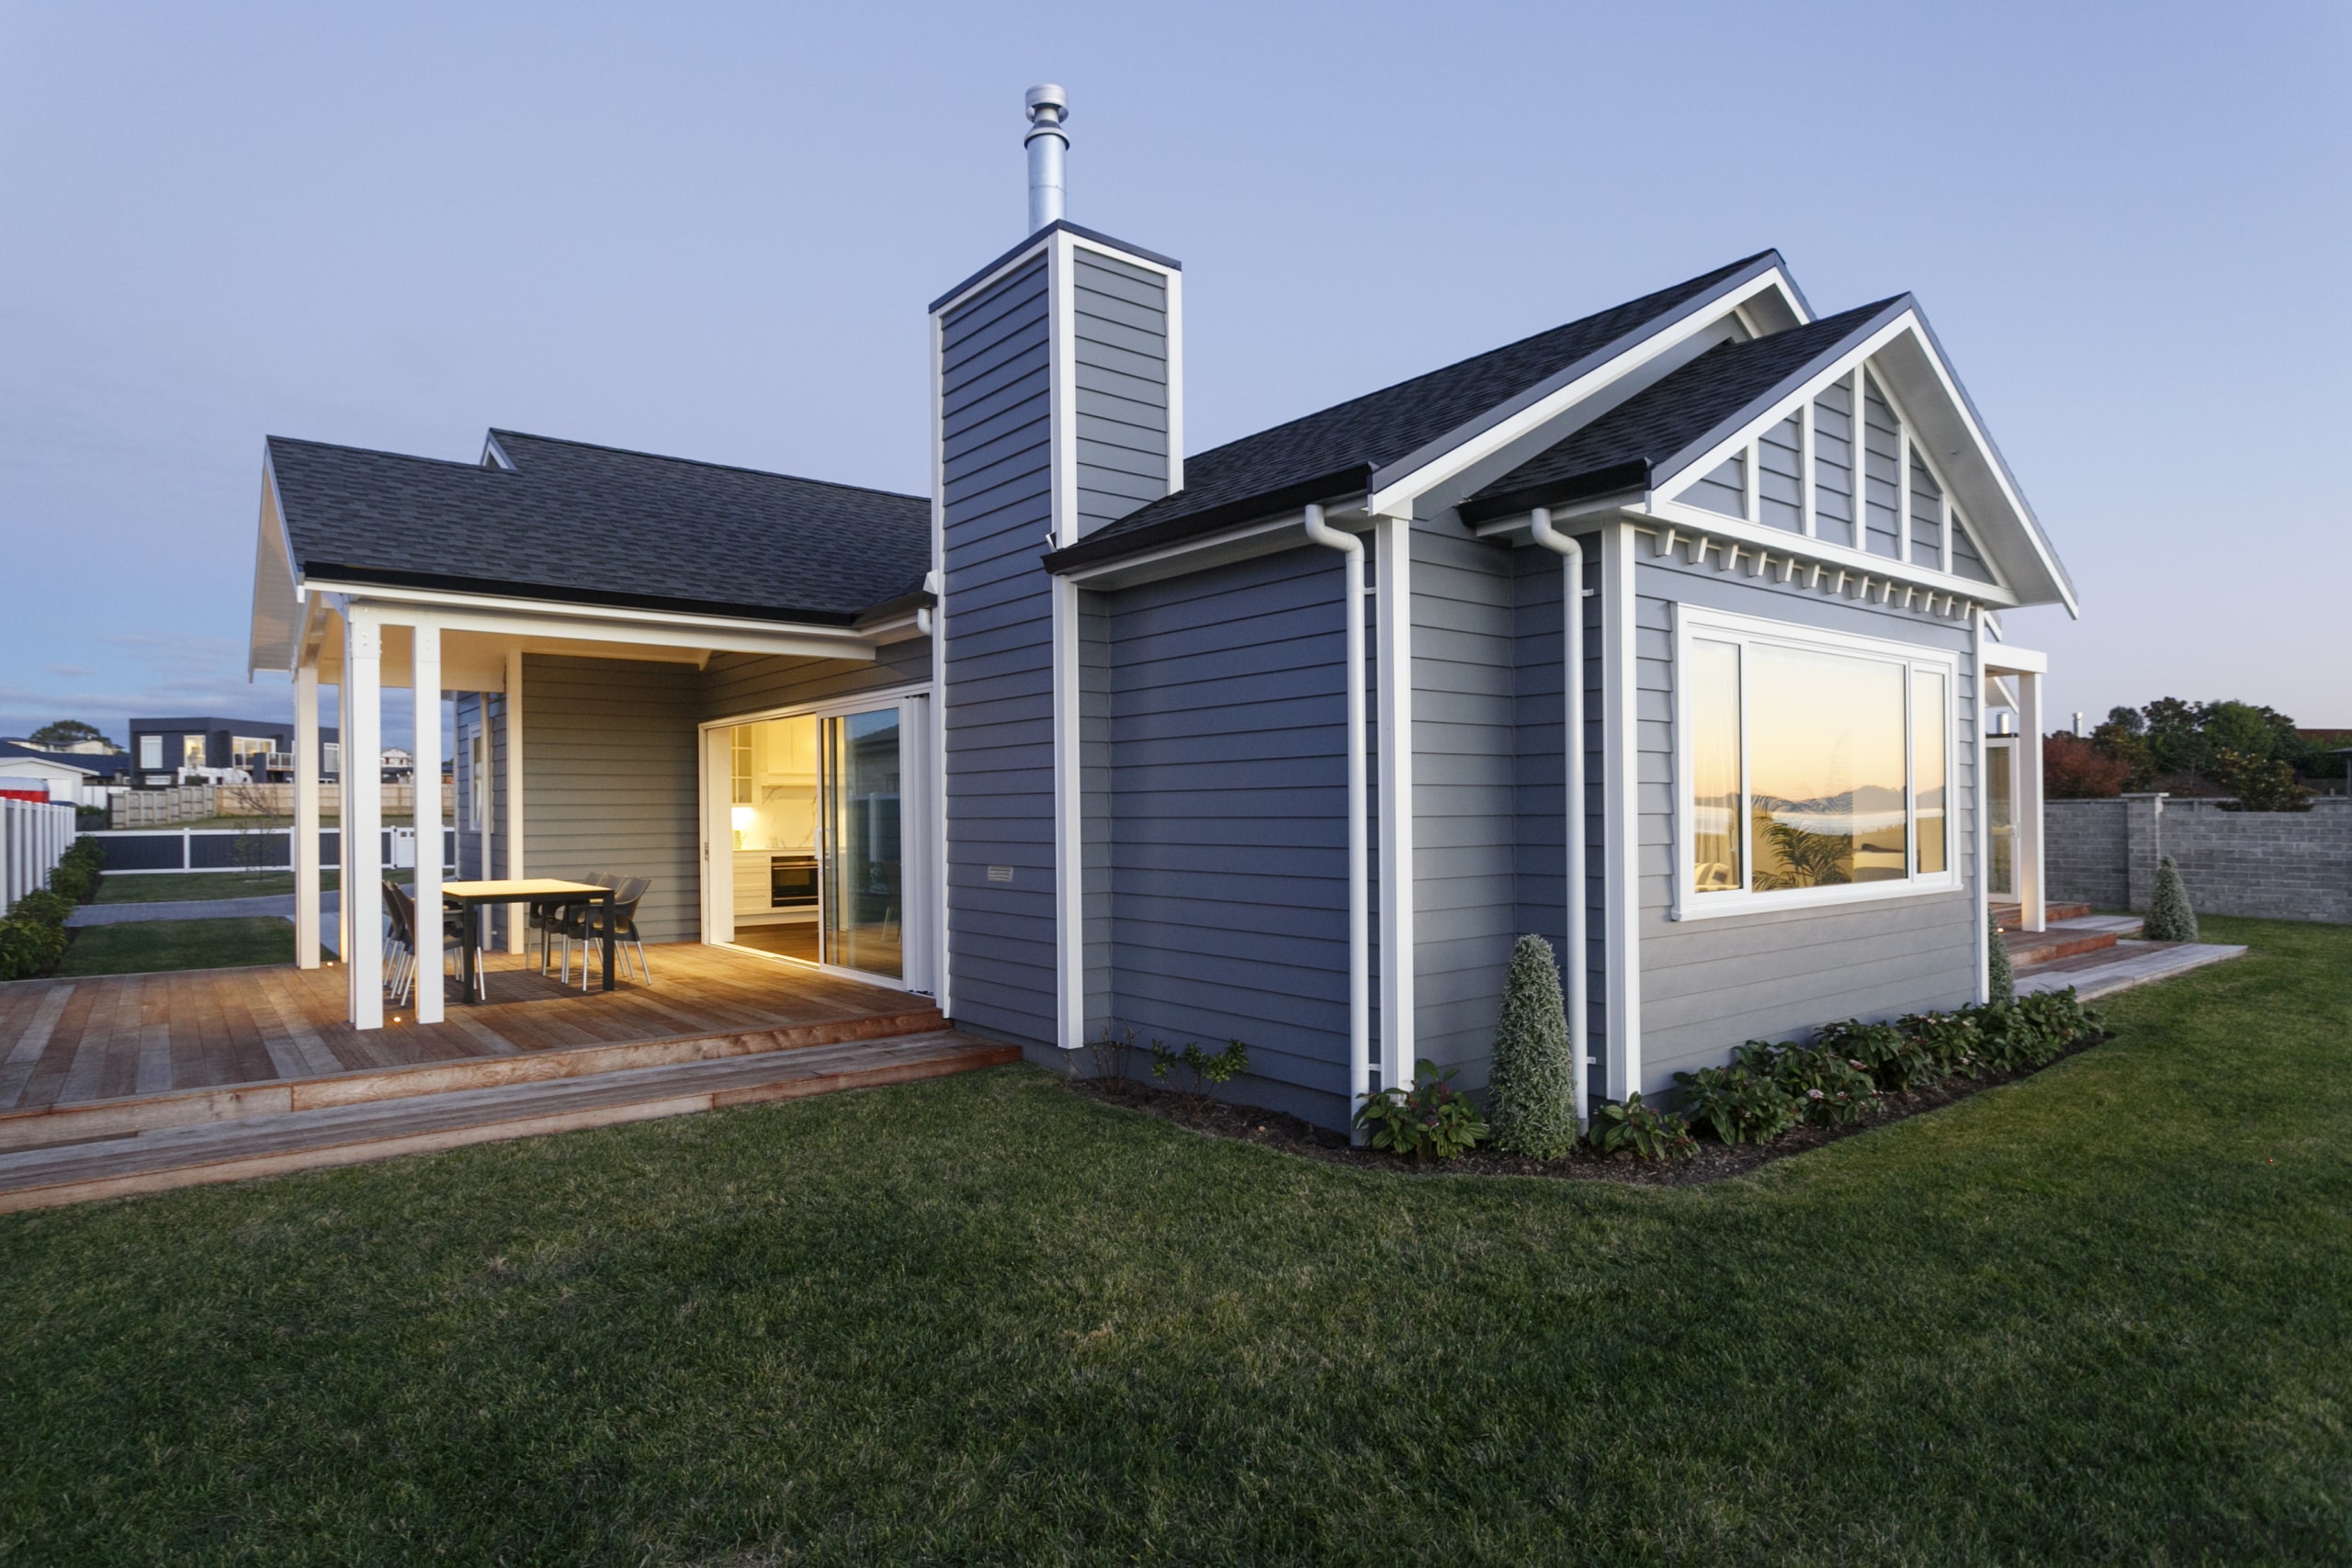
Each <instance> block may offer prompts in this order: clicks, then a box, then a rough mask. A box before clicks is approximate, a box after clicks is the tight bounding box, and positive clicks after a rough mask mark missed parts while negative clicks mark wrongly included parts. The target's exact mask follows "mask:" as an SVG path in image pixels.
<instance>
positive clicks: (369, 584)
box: [311, 561, 856, 636]
mask: <svg viewBox="0 0 2352 1568" xmlns="http://www.w3.org/2000/svg"><path fill="white" fill-rule="evenodd" d="M311 578H312V579H314V580H317V581H319V583H320V584H321V585H324V584H326V583H330V582H331V583H332V585H333V586H334V588H336V589H338V590H340V591H343V592H351V593H356V594H359V595H362V596H365V597H367V598H371V599H389V598H417V599H432V598H436V597H440V596H444V595H447V596H451V597H453V598H454V599H460V600H467V601H480V602H482V603H494V604H556V605H561V606H563V607H564V608H565V609H566V610H567V611H568V612H569V613H571V614H573V615H582V614H594V615H608V616H615V617H623V618H626V617H632V616H639V617H656V618H659V617H664V616H677V617H684V620H685V621H687V622H689V623H692V624H696V625H712V626H721V625H724V626H807V627H812V628H814V627H827V628H831V629H832V630H835V631H839V632H841V633H842V635H843V636H849V635H852V634H851V632H850V626H851V623H852V622H854V620H855V619H856V614H845V613H839V612H835V611H831V610H808V609H797V608H793V607H790V606H784V605H776V606H770V605H765V604H726V603H720V602H717V601H707V600H696V599H682V598H676V597H673V596H668V595H660V594H635V593H615V592H602V591H597V590H587V589H578V590H573V591H571V592H565V591H563V590H560V589H555V588H551V587H548V585H546V584H542V583H530V582H506V581H499V580H497V579H494V578H472V577H464V576H458V575H453V574H445V573H440V572H426V571H401V570H391V569H385V568H377V567H362V566H352V565H348V564H346V563H344V562H341V561H334V562H328V561H320V562H316V563H313V564H312V566H311Z"/></svg>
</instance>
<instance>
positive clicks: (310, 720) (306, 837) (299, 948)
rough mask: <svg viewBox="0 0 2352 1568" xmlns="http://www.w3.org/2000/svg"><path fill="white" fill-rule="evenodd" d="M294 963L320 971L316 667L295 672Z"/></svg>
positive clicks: (312, 666) (312, 664) (309, 666)
mask: <svg viewBox="0 0 2352 1568" xmlns="http://www.w3.org/2000/svg"><path fill="white" fill-rule="evenodd" d="M293 861H294V963H295V965H296V966H297V967H298V968H302V969H316V968H317V967H318V966H319V912H320V911H319V667H318V665H317V664H315V663H305V664H303V665H301V666H300V667H299V668H298V669H296V670H295V671H294V854H293Z"/></svg>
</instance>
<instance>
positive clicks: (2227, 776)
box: [2213, 748, 2312, 811]
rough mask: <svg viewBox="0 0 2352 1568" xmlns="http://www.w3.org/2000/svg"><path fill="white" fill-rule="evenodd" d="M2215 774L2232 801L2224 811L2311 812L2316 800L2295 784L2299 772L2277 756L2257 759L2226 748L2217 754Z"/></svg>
mask: <svg viewBox="0 0 2352 1568" xmlns="http://www.w3.org/2000/svg"><path fill="white" fill-rule="evenodd" d="M2213 772H2214V773H2215V775H2216V776H2217V777H2219V778H2220V780H2221V781H2222V788H2223V789H2225V790H2228V791H2229V792H2230V795H2231V796H2232V798H2230V799H2228V800H2225V801H2223V802H2222V810H2224V811H2309V810H2310V809H2311V808H2312V797H2311V796H2310V795H2306V794H2304V793H2303V787H2302V785H2301V784H2297V783H2296V782H2295V770H2294V769H2292V768H2290V767H2289V766H2288V765H2287V764H2286V763H2285V762H2282V761H2278V759H2277V758H2275V757H2256V756H2252V755H2249V754H2248V753H2246V752H2244V751H2233V750H2227V749H2226V748H2224V749H2223V750H2221V751H2218V752H2216V753H2215V754H2214V758H2213Z"/></svg>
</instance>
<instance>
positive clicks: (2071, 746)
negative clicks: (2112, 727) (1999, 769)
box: [2041, 731, 2131, 800]
mask: <svg viewBox="0 0 2352 1568" xmlns="http://www.w3.org/2000/svg"><path fill="white" fill-rule="evenodd" d="M2130 783H2131V764H2130V763H2128V762H2125V761H2122V760H2121V759H2120V758H2117V757H2112V756H2109V754H2108V753H2107V752H2106V751H2103V750H2100V749H2099V746H2098V742H2097V741H2095V740H2086V739H2083V738H2082V737H2081V736H2079V735H2068V734H2066V733H2064V731H2061V732H2059V733H2058V734H2056V735H2047V736H2044V737H2042V740H2041V793H2042V794H2043V795H2045V796H2047V797H2048V798H2050V799H2052V800H2112V799H2113V798H2114V797H2115V796H2117V795H2121V794H2122V793H2123V790H2124V787H2125V786H2126V785H2127V784H2130Z"/></svg>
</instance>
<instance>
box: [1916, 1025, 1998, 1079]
mask: <svg viewBox="0 0 2352 1568" xmlns="http://www.w3.org/2000/svg"><path fill="white" fill-rule="evenodd" d="M1895 1027H1896V1028H1898V1029H1900V1030H1902V1031H1903V1032H1904V1035H1905V1037H1906V1038H1907V1039H1909V1040H1910V1041H1911V1043H1913V1044H1914V1045H1916V1046H1917V1047H1918V1049H1919V1051H1920V1052H1921V1053H1922V1054H1923V1055H1926V1057H1927V1058H1928V1061H1930V1062H1932V1063H1934V1064H1935V1068H1936V1076H1937V1077H1939V1078H1951V1077H1966V1078H1973V1077H1983V1076H1984V1072H1985V1059H1984V1048H1985V1043H1984V1040H1983V1039H1982V1038H1981V1037H1980V1036H1979V1035H1978V1033H1977V1031H1976V1020H1975V1019H1974V1018H1973V1016H1971V1015H1970V1014H1968V1013H1965V1012H1923V1013H1914V1014H1912V1015H1911V1016H1910V1017H1908V1018H1905V1019H1904V1020H1902V1021H1900V1022H1899V1023H1897V1024H1896V1026H1895Z"/></svg>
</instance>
